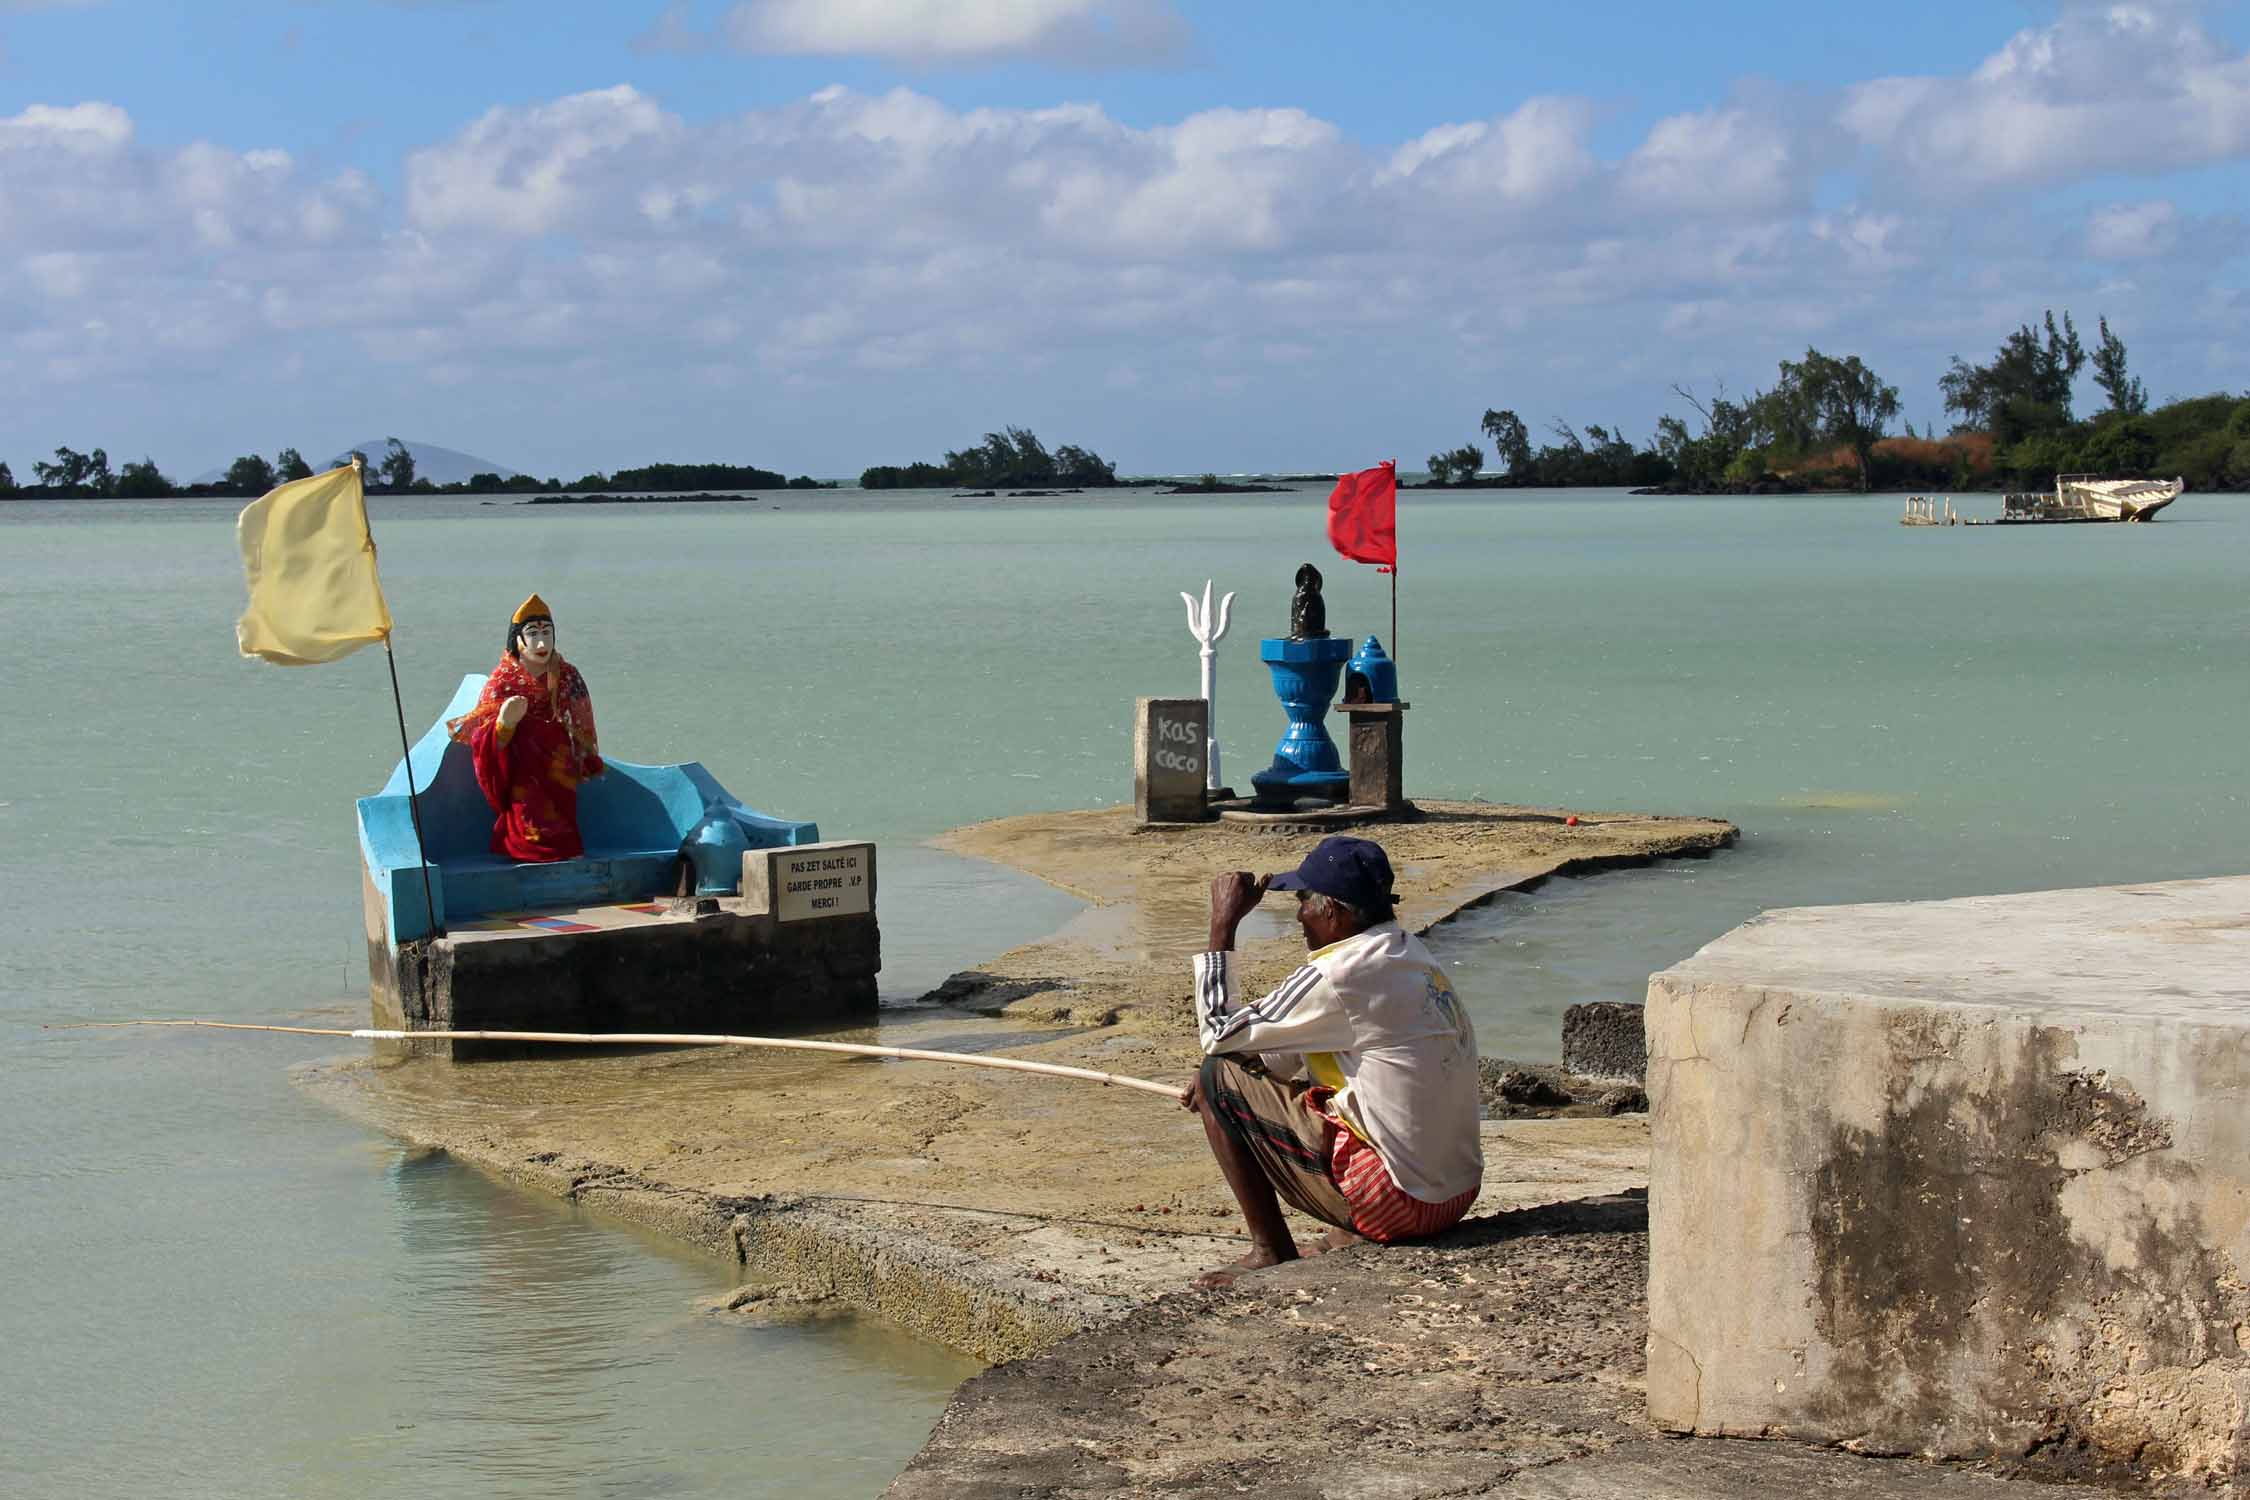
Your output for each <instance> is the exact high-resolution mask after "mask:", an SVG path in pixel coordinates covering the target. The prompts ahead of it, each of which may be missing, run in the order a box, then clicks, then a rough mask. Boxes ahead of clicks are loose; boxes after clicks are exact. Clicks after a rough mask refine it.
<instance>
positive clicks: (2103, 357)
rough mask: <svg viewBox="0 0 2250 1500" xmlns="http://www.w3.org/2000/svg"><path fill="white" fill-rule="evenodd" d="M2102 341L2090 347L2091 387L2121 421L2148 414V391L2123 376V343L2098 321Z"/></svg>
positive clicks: (2136, 380) (2105, 323)
mask: <svg viewBox="0 0 2250 1500" xmlns="http://www.w3.org/2000/svg"><path fill="white" fill-rule="evenodd" d="M2101 330H2102V341H2101V342H2100V343H2099V344H2097V345H2095V346H2094V384H2096V385H2098V386H2100V387H2101V388H2102V394H2103V395H2105V396H2107V397H2109V409H2110V410H2111V411H2112V412H2115V413H2116V414H2117V415H2118V416H2121V417H2137V416H2140V415H2141V414H2142V413H2144V412H2146V411H2147V410H2148V387H2146V386H2144V385H2142V384H2141V382H2140V380H2139V378H2138V377H2136V376H2133V375H2128V374H2127V373H2126V372H2125V341H2124V340H2123V339H2121V338H2119V337H2118V336H2117V335H2116V334H2114V333H2111V332H2110V331H2109V319H2108V318H2106V317H2105V318H2103V319H2101Z"/></svg>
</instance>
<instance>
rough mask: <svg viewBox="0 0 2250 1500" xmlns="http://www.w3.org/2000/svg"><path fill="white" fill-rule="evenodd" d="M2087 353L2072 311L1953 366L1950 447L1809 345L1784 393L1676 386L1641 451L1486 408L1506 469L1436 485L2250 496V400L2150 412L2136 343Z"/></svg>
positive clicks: (1438, 475) (1611, 433)
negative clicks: (2068, 478) (2085, 393)
mask: <svg viewBox="0 0 2250 1500" xmlns="http://www.w3.org/2000/svg"><path fill="white" fill-rule="evenodd" d="M2099 324H2100V333H2099V339H2098V342H2097V343H2096V344H2095V346H2094V347H2093V349H2092V350H2088V349H2087V348H2086V346H2085V344H2084V343H2083V342H2082V341H2081V339H2080V338H2079V335H2078V328H2077V326H2076V324H2074V323H2073V322H2072V321H2071V317H2070V314H2069V313H2067V312H2066V313H2064V314H2063V317H2062V321H2061V323H2060V324H2057V322H2056V321H2055V315H2054V313H2053V312H2052V311H2050V312H2048V313H2047V314H2046V315H2045V317H2044V319H2043V320H2042V322H2041V324H2040V325H2039V326H2037V327H2034V326H2033V325H2031V324H2029V323H2026V324H2024V325H2022V326H2021V327H2019V328H2017V329H2016V331H2015V332H2013V333H2011V334H2009V335H2008V336H2007V337H2006V338H2005V339H2003V340H2002V341H2001V344H2000V347H1999V349H1998V350H1997V351H1996V352H1995V353H1994V354H1993V356H1992V358H1991V359H1989V360H1987V361H1985V362H1984V363H1982V364H1971V363H1969V362H1968V361H1966V360H1964V359H1962V358H1961V357H1960V356H1959V355H1955V356H1954V358H1953V362H1952V364H1951V365H1950V366H1949V367H1948V368H1947V370H1946V372H1945V374H1944V375H1943V376H1942V377H1941V378H1940V379H1939V381H1938V390H1939V393H1940V394H1941V395H1942V396H1943V398H1944V401H1945V410H1946V411H1947V412H1948V413H1951V414H1952V415H1953V416H1954V417H1955V419H1956V420H1955V422H1954V425H1953V430H1952V431H1951V432H1950V433H1948V434H1946V435H1945V436H1943V437H1939V436H1937V435H1936V434H1935V433H1917V432H1916V431H1915V430H1914V425H1913V423H1911V422H1909V423H1907V424H1905V429H1904V431H1903V433H1900V434H1896V435H1894V434H1892V433H1891V432H1890V424H1891V423H1892V422H1893V421H1894V420H1895V419H1896V418H1897V417H1898V414H1899V399H1898V387H1897V386H1895V385H1891V384H1889V383H1888V382H1886V381H1884V380H1883V379H1882V378H1881V377H1880V376H1878V375H1877V374H1876V373H1875V372H1874V371H1873V370H1871V369H1869V368H1868V367H1867V366H1866V365H1865V364H1864V363H1863V362H1862V361H1861V360H1860V358H1859V356H1857V355H1847V356H1845V357H1843V358H1836V357H1834V356H1831V355H1827V354H1823V353H1821V352H1820V351H1819V350H1818V349H1807V350H1806V351H1805V357H1804V358H1803V359H1801V360H1783V361H1781V368H1780V371H1779V373H1778V374H1777V376H1776V378H1775V381H1774V384H1773V386H1772V387H1771V388H1770V389H1768V390H1763V391H1753V392H1751V393H1750V394H1749V395H1748V396H1745V397H1742V398H1739V399H1735V398H1730V397H1729V396H1728V395H1727V394H1726V391H1725V389H1724V388H1723V387H1722V388H1720V389H1719V390H1718V391H1717V392H1715V393H1714V394H1713V395H1712V396H1711V397H1710V398H1709V399H1705V398H1703V397H1699V396H1697V395H1696V394H1695V392H1694V391H1693V390H1691V389H1689V388H1688V387H1686V386H1684V385H1675V386H1674V387H1673V388H1672V391H1673V394H1674V396H1676V397H1677V398H1678V399H1679V400H1680V401H1681V402H1682V403H1683V404H1685V405H1686V406H1687V407H1688V408H1689V410H1690V412H1691V413H1692V416H1693V418H1694V419H1695V420H1694V425H1693V426H1691V425H1690V422H1689V420H1688V418H1687V417H1683V416H1678V415H1667V416H1664V417H1661V418H1659V419H1658V421H1657V424H1656V433H1655V435H1654V437H1653V438H1652V439H1651V440H1650V441H1649V442H1648V443H1646V444H1644V445H1641V446H1635V445H1634V444H1633V443H1632V442H1631V441H1630V440H1629V439H1627V438H1626V437H1625V436H1624V435H1623V434H1622V433H1621V432H1619V431H1618V430H1617V429H1615V428H1612V427H1605V426H1602V425H1601V424H1599V423H1592V422H1589V423H1587V424H1586V425H1585V428H1584V430H1583V432H1581V431H1580V430H1579V429H1578V428H1576V427H1573V426H1572V425H1571V424H1570V423H1568V422H1564V421H1561V420H1559V419H1558V420H1556V421H1555V422H1554V423H1553V424H1552V425H1551V427H1550V429H1549V430H1550V432H1551V433H1552V436H1553V439H1554V440H1553V441H1552V442H1547V443H1542V444H1539V445H1538V446H1536V447H1534V446H1533V444H1532V439H1531V433H1530V431H1529V429H1528V428H1527V427H1526V426H1525V424H1524V421H1523V419H1522V418H1521V417H1520V416H1518V415H1517V414H1516V413H1515V412H1513V411H1509V410H1487V411H1486V412H1485V414H1484V419H1483V421H1482V423H1481V424H1480V427H1481V430H1482V432H1483V435H1484V436H1485V438H1486V439H1488V440H1489V441H1490V442H1491V444H1492V448H1493V452H1494V453H1495V454H1496V455H1497V456H1498V460H1499V462H1498V472H1497V473H1494V474H1489V475H1488V474H1486V473H1485V472H1484V469H1485V453H1484V449H1483V448H1482V447H1480V446H1479V445H1478V444H1476V443H1473V442H1472V443H1466V444H1463V445H1462V446H1461V447H1459V448H1455V449H1453V450H1452V451H1450V452H1447V453H1433V454H1431V455H1430V458H1429V469H1430V482H1431V484H1433V485H1436V486H1442V487H1460V488H1468V487H1480V488H1482V487H1490V488H1556V487H1570V486H1578V485H1611V486H1625V487H1629V488H1636V489H1655V490H1661V491H1665V492H1668V493H1680V494H1742V493H1778V492H1786V491H1797V490H1844V489H1857V490H1861V491H1866V490H1871V489H1893V488H1903V487H1921V486H1928V487H1932V488H1940V487H1942V488H1950V489H1955V490H1967V489H1982V488H2017V489H2045V488H2046V487H2047V486H2048V485H2049V484H2050V483H2052V481H2053V479H2054V476H2055V475H2057V474H2065V473H2095V474H2102V475H2107V476H2110V477H2114V478H2121V479H2124V478H2171V477H2174V476H2178V477H2180V478H2183V479H2185V480H2186V481H2187V482H2188V484H2189V485H2190V486H2191V487H2193V488H2195V489H2198V490H2226V489H2250V393H2245V394H2242V395H2228V394H2225V393H2219V394H2214V395H2208V396H2193V397H2188V398H2185V399H2181V400H2176V401H2171V402H2168V403H2166V404H2165V405H2163V406H2160V407H2157V408H2155V409H2153V410H2151V409H2150V406H2149V399H2148V389H2147V387H2146V385H2145V384H2144V383H2143V382H2142V381H2141V379H2140V378H2139V377H2138V376H2136V375H2134V374H2132V372H2131V371H2130V369H2129V368H2128V365H2127V360H2126V352H2125V342H2124V340H2123V339H2121V338H2119V337H2118V336H2117V335H2116V334H2115V333H2114V332H2112V331H2111V330H2110V326H2109V320H2108V319H2107V318H2106V317H2105V318H2102V319H2100V320H2099ZM2089 363H2090V364H2091V365H2092V367H2093V373H2094V384H2095V386H2096V387H2097V388H2098V389H2099V390H2100V391H2101V393H2102V396H2103V398H2104V401H2105V405H2104V406H2103V407H2102V409H2101V410H2100V411H2097V412H2095V413H2094V414H2093V415H2092V416H2090V417H2087V418H2084V419H2080V418H2078V417H2077V416H2076V415H2075V414H2074V412H2073V410H2072V387H2073V385H2074V383H2075V382H2076V380H2077V377H2078V375H2079V372H2080V371H2081V370H2083V369H2085V368H2086V367H2087V365H2088V364H2089Z"/></svg>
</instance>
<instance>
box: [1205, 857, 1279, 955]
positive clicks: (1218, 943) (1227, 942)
mask: <svg viewBox="0 0 2250 1500" xmlns="http://www.w3.org/2000/svg"><path fill="white" fill-rule="evenodd" d="M1266 879H1267V877H1266V876H1263V875H1253V874H1251V873H1250V872H1249V871H1248V870H1228V871H1226V872H1225V873H1223V874H1221V875H1218V876H1216V877H1215V878H1213V880H1212V881H1211V947H1212V949H1213V950H1214V951H1216V950H1220V949H1227V948H1232V947H1233V946H1234V929H1235V928H1236V927H1237V926H1239V925H1240V924H1241V922H1242V919H1243V918H1244V917H1246V916H1248V915H1249V914H1250V911H1251V908H1253V907H1255V906H1256V905H1257V904H1258V903H1259V902H1260V901H1262V900H1264V899H1265V894H1266Z"/></svg>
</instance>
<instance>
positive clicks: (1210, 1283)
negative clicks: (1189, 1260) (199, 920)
mask: <svg viewBox="0 0 2250 1500" xmlns="http://www.w3.org/2000/svg"><path fill="white" fill-rule="evenodd" d="M1297 1254H1298V1252H1297V1249H1296V1247H1295V1246H1291V1247H1290V1249H1289V1253H1288V1254H1286V1255H1284V1254H1282V1253H1281V1252H1280V1251H1278V1250H1269V1249H1267V1248H1266V1247H1265V1246H1263V1245H1253V1246H1251V1247H1250V1253H1249V1254H1247V1255H1245V1256H1243V1257H1242V1258H1241V1259H1239V1260H1235V1261H1230V1262H1228V1263H1227V1264H1226V1265H1223V1266H1221V1267H1219V1268H1218V1269H1217V1270H1215V1271H1205V1272H1204V1273H1203V1274H1202V1275H1201V1276H1198V1277H1196V1278H1195V1284H1196V1285H1197V1286H1199V1287H1201V1288H1203V1289H1204V1290H1205V1291H1207V1292H1210V1291H1217V1290H1218V1289H1219V1288H1220V1287H1227V1286H1233V1285H1234V1279H1235V1278H1236V1277H1237V1276H1240V1275H1241V1274H1242V1273H1243V1272H1244V1271H1263V1270H1264V1269H1265V1268H1266V1267H1268V1266H1278V1265H1280V1264H1281V1263H1282V1262H1283V1261H1285V1260H1295V1259H1296V1258H1297Z"/></svg>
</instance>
